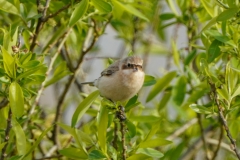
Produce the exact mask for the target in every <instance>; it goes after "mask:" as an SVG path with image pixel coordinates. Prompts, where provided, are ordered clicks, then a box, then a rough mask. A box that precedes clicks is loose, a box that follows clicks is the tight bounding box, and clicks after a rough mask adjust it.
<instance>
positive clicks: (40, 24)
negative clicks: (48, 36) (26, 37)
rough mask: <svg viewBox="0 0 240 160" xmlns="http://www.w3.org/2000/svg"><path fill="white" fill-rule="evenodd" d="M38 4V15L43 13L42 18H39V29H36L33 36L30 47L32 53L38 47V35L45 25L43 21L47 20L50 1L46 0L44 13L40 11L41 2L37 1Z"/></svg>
mask: <svg viewBox="0 0 240 160" xmlns="http://www.w3.org/2000/svg"><path fill="white" fill-rule="evenodd" d="M36 3H37V8H38V13H39V14H40V13H42V17H39V18H38V22H37V27H36V30H35V33H34V34H33V39H32V44H31V46H30V51H33V49H34V47H35V46H36V42H37V37H38V34H39V32H40V31H41V29H42V27H43V24H44V23H45V22H44V21H43V20H44V19H45V16H46V14H47V9H48V7H49V3H50V0H46V3H45V6H44V9H43V11H41V10H40V9H41V6H40V5H41V3H40V0H37V2H36Z"/></svg>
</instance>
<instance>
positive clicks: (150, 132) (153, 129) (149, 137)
mask: <svg viewBox="0 0 240 160" xmlns="http://www.w3.org/2000/svg"><path fill="white" fill-rule="evenodd" d="M159 127H160V125H159V123H155V124H153V125H152V128H151V130H150V131H149V133H148V134H147V136H146V138H145V139H144V140H143V141H142V142H145V141H147V140H150V139H151V138H152V137H153V136H154V135H155V134H156V132H157V131H158V130H159Z"/></svg>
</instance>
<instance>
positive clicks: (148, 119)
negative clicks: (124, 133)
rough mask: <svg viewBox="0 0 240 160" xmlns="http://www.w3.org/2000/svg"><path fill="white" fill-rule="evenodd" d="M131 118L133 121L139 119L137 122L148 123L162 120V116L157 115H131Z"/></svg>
mask: <svg viewBox="0 0 240 160" xmlns="http://www.w3.org/2000/svg"><path fill="white" fill-rule="evenodd" d="M129 119H130V120H131V121H137V122H148V123H154V122H157V121H159V120H160V117H157V116H152V115H150V116H130V117H129Z"/></svg>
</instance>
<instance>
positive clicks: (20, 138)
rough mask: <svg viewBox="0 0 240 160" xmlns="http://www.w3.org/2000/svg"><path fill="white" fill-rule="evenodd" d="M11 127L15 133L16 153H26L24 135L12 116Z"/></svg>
mask: <svg viewBox="0 0 240 160" xmlns="http://www.w3.org/2000/svg"><path fill="white" fill-rule="evenodd" d="M12 126H13V127H12V129H13V131H14V133H15V135H16V146H17V151H18V155H25V153H26V136H25V134H24V131H23V129H22V127H21V126H20V124H19V123H18V122H17V121H16V120H15V119H14V118H12Z"/></svg>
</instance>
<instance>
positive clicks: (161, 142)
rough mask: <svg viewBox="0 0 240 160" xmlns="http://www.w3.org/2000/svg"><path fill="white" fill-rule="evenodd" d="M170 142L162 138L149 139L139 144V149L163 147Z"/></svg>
mask: <svg viewBox="0 0 240 160" xmlns="http://www.w3.org/2000/svg"><path fill="white" fill-rule="evenodd" d="M171 143H172V142H171V141H169V140H166V139H163V138H155V139H150V140H147V141H144V142H141V143H140V144H139V148H154V147H159V146H165V145H168V144H171Z"/></svg>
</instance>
